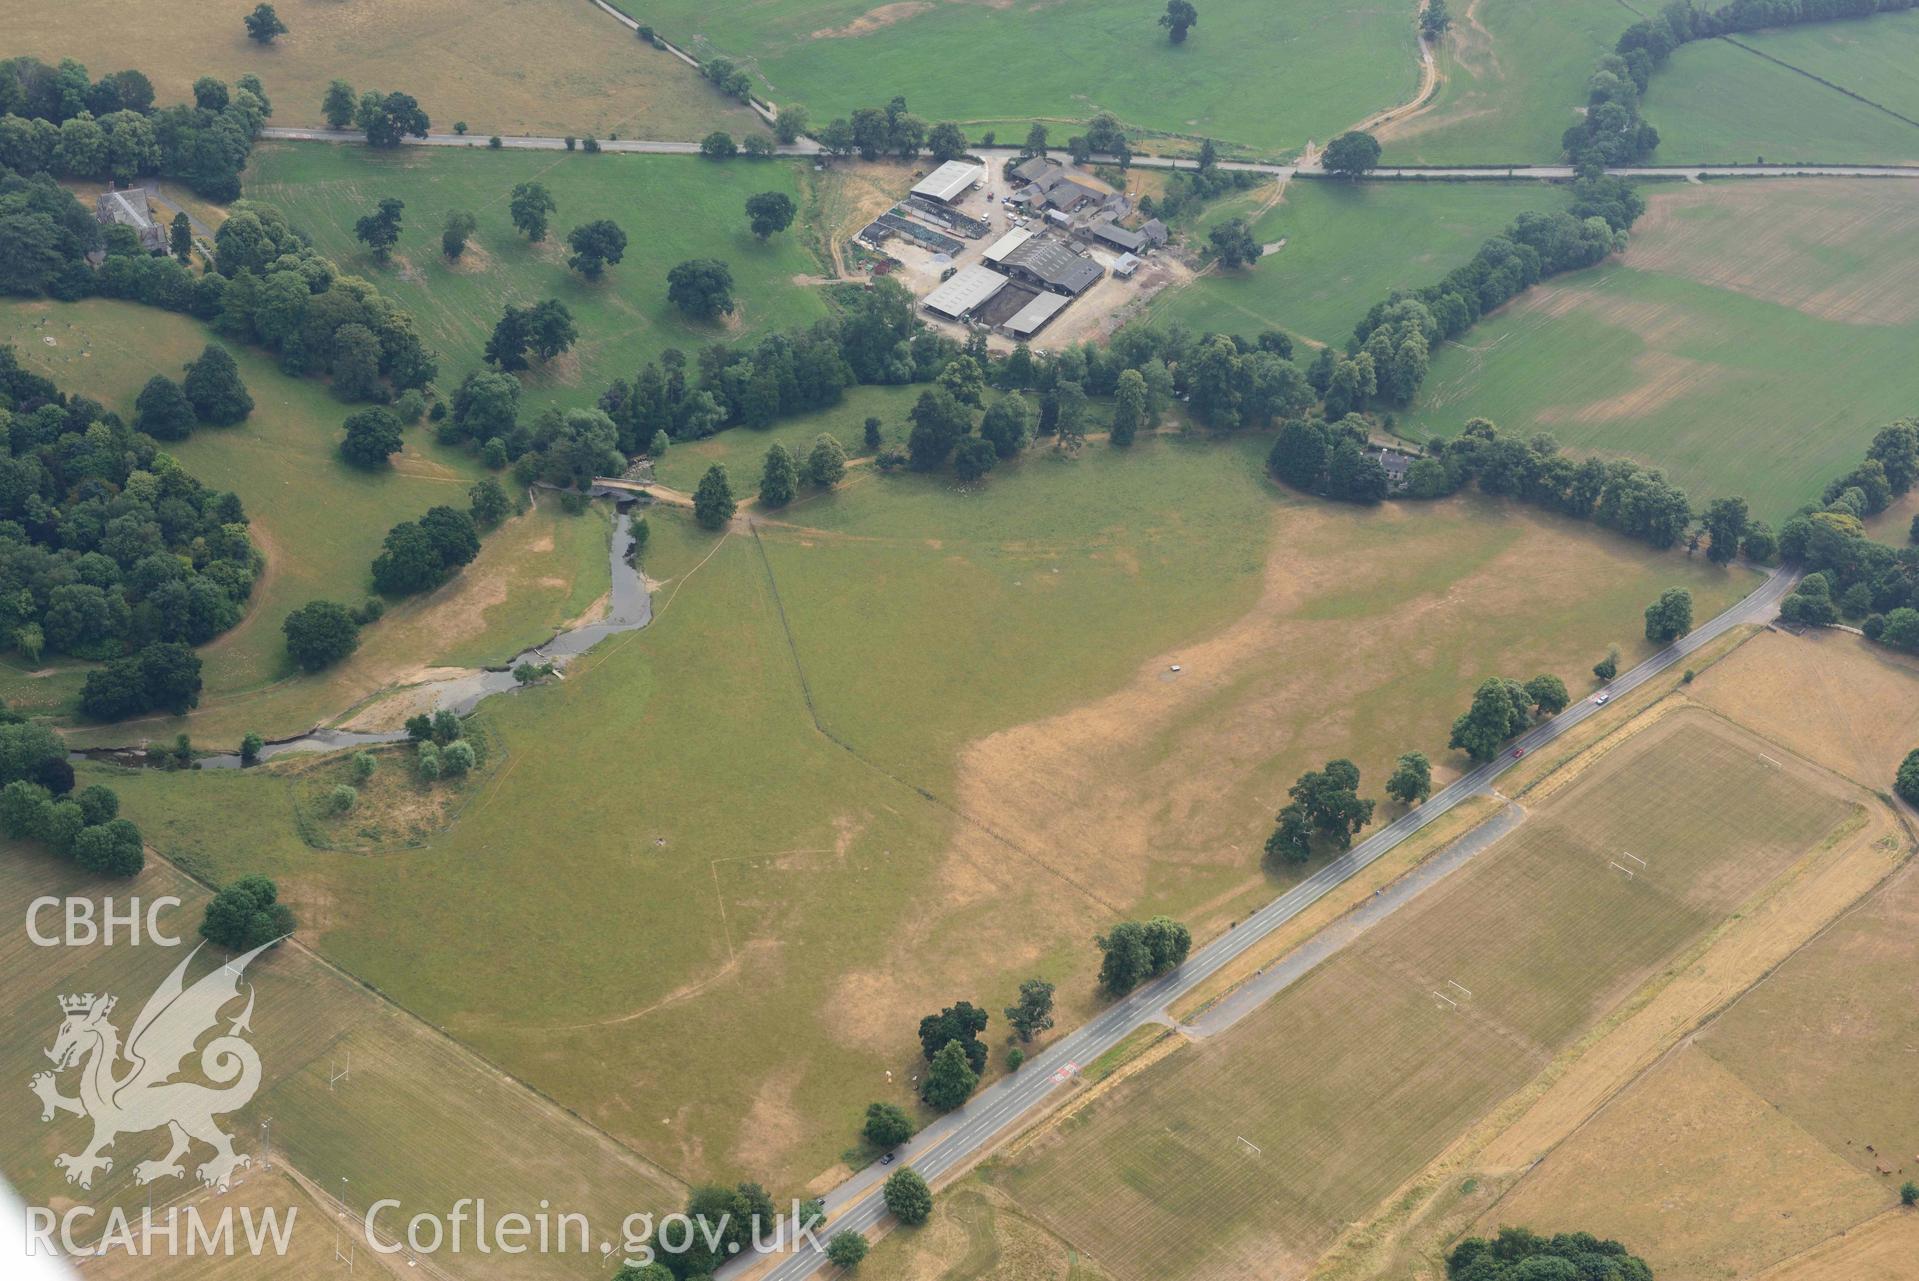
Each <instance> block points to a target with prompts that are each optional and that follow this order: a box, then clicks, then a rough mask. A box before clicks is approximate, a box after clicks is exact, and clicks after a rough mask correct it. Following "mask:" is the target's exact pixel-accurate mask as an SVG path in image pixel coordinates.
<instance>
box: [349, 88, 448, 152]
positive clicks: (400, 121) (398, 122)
mask: <svg viewBox="0 0 1919 1281" xmlns="http://www.w3.org/2000/svg"><path fill="white" fill-rule="evenodd" d="M353 119H354V123H355V124H357V125H358V126H359V127H360V128H361V129H363V130H365V131H366V140H367V145H368V146H370V147H397V146H399V145H400V143H401V141H402V140H403V139H406V138H408V137H413V138H424V137H426V135H427V130H428V128H429V127H430V122H429V121H428V120H427V118H426V112H424V111H422V110H420V104H419V102H418V101H417V100H415V99H414V97H413V95H412V94H407V93H389V94H387V95H386V96H385V97H381V96H380V95H379V94H377V93H366V94H362V95H361V96H360V105H359V107H358V108H357V109H356V110H355V112H354V117H353Z"/></svg>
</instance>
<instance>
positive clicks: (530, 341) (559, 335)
mask: <svg viewBox="0 0 1919 1281" xmlns="http://www.w3.org/2000/svg"><path fill="white" fill-rule="evenodd" d="M607 225H608V226H612V224H611V223H608V224H607ZM614 230H616V231H617V230H618V228H614ZM579 336H580V330H579V326H578V325H576V324H574V322H573V313H572V312H571V311H570V310H568V308H567V305H566V304H565V303H563V302H561V301H560V300H559V299H557V298H548V299H546V300H544V301H542V302H536V303H534V304H532V305H531V306H527V307H516V306H514V305H513V304H512V303H508V304H507V305H506V310H505V311H504V312H502V313H501V315H500V319H499V322H498V323H497V324H495V325H494V326H493V332H492V334H490V335H489V336H488V337H487V340H486V347H485V350H484V358H485V360H486V362H487V363H488V364H490V365H493V366H494V367H495V368H498V369H500V370H502V371H504V372H506V373H517V372H518V371H520V370H522V369H527V368H529V367H530V362H529V359H528V357H529V354H531V355H532V356H536V357H538V358H539V359H540V360H541V361H542V362H545V361H549V360H552V359H553V358H554V357H556V356H560V355H563V354H565V353H566V352H568V351H571V350H572V349H573V344H574V342H576V341H577V340H578V339H579ZM468 377H469V378H471V375H469V376H468ZM461 385H462V386H463V387H464V386H466V385H467V384H466V383H464V382H463V383H462V384H461ZM514 399H515V401H516V403H517V400H518V395H517V393H515V397H514ZM455 409H456V411H457V409H458V405H457V403H456V405H455ZM502 426H503V427H504V426H506V425H505V424H502ZM446 443H452V442H450V441H449V442H446Z"/></svg>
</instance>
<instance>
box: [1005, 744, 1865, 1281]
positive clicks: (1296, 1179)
mask: <svg viewBox="0 0 1919 1281" xmlns="http://www.w3.org/2000/svg"><path fill="white" fill-rule="evenodd" d="M1848 809H1849V806H1848V805H1847V804H1846V803H1845V802H1844V801H1842V800H1841V799H1840V797H1839V796H1838V795H1837V794H1836V793H1835V792H1833V791H1831V790H1830V789H1828V788H1826V787H1823V786H1821V785H1820V784H1819V783H1818V782H1817V780H1816V776H1813V775H1811V774H1809V773H1806V774H1794V775H1782V774H1781V773H1779V772H1778V771H1777V770H1775V769H1773V768H1772V767H1770V766H1769V765H1768V764H1767V763H1766V762H1765V761H1764V760H1763V759H1761V757H1760V755H1759V753H1758V751H1757V750H1756V748H1755V743H1754V740H1752V739H1751V738H1749V737H1747V736H1744V735H1741V734H1739V733H1737V732H1736V731H1733V730H1730V729H1728V728H1725V727H1724V726H1722V725H1721V724H1720V723H1719V722H1718V721H1716V720H1714V719H1712V718H1709V717H1706V716H1703V715H1699V714H1697V713H1690V714H1682V715H1676V716H1672V717H1668V718H1666V719H1665V720H1664V721H1662V722H1661V723H1660V724H1659V725H1658V726H1656V727H1654V728H1653V729H1650V730H1648V731H1646V732H1644V733H1642V734H1640V735H1638V736H1636V737H1635V738H1633V739H1632V740H1629V742H1628V743H1627V744H1626V745H1625V746H1623V747H1621V748H1619V749H1616V750H1614V751H1613V752H1611V753H1609V754H1608V755H1607V756H1606V757H1605V758H1603V759H1602V760H1601V761H1600V762H1599V763H1598V764H1597V765H1595V766H1594V767H1593V768H1592V769H1590V770H1588V771H1586V772H1585V773H1584V774H1582V775H1581V776H1580V777H1579V778H1577V779H1576V780H1575V781H1574V782H1572V783H1571V784H1570V785H1568V786H1567V787H1566V788H1565V789H1564V790H1563V791H1562V792H1561V793H1559V794H1558V795H1556V796H1554V797H1553V798H1552V799H1551V800H1549V801H1548V802H1547V803H1546V804H1545V805H1544V806H1542V807H1541V808H1540V809H1538V810H1536V811H1535V812H1534V813H1533V814H1532V815H1531V816H1530V817H1529V818H1528V820H1527V821H1526V823H1525V824H1524V825H1523V826H1522V827H1521V828H1520V829H1519V831H1518V832H1516V833H1515V834H1513V835H1512V836H1510V837H1507V838H1506V839H1505V840H1504V841H1503V842H1501V843H1500V844H1499V845H1498V846H1495V847H1494V849H1493V850H1491V851H1489V852H1488V853H1487V854H1485V855H1483V856H1481V859H1480V860H1479V861H1477V862H1476V863H1474V864H1473V865H1471V866H1470V867H1469V868H1468V869H1467V870H1465V871H1464V872H1462V873H1460V874H1459V875H1457V876H1456V877H1454V878H1453V879H1451V880H1450V881H1449V882H1447V883H1445V884H1443V885H1442V886H1440V887H1439V888H1437V889H1435V890H1434V891H1431V892H1430V893H1429V894H1428V895H1426V896H1424V897H1422V898H1421V899H1419V900H1417V901H1415V902H1414V903H1413V904H1411V905H1410V906H1409V907H1407V908H1406V909H1405V910H1403V911H1402V912H1400V913H1398V914H1397V915H1396V916H1394V917H1393V918H1392V919H1391V920H1389V921H1388V922H1386V923H1384V924H1382V925H1381V926H1379V927H1376V928H1375V929H1374V930H1373V931H1372V932H1371V933H1370V934H1368V935H1366V936H1365V937H1363V938H1362V939H1361V940H1360V941H1358V942H1357V943H1355V944H1354V945H1353V946H1351V947H1350V948H1348V949H1347V950H1346V951H1345V952H1343V953H1342V954H1340V955H1339V956H1338V957H1336V958H1335V959H1333V960H1332V961H1330V962H1328V963H1327V964H1326V965H1324V966H1322V967H1321V968H1320V969H1318V970H1316V971H1314V972H1313V973H1312V974H1311V975H1309V976H1308V977H1307V978H1306V979H1305V980H1303V981H1302V982H1300V983H1299V984H1297V985H1295V986H1294V987H1293V988H1291V989H1289V990H1287V991H1286V992H1284V993H1282V994H1281V995H1280V996H1279V997H1277V998H1275V999H1274V1001H1273V1002H1272V1003H1271V1004H1269V1005H1268V1006H1266V1007H1265V1008H1263V1009H1262V1010H1261V1011H1259V1012H1258V1013H1257V1014H1255V1015H1253V1016H1251V1017H1250V1018H1249V1019H1248V1020H1247V1021H1245V1022H1244V1023H1242V1024H1240V1025H1238V1026H1237V1027H1235V1028H1234V1029H1233V1030H1231V1031H1230V1032H1228V1033H1225V1034H1223V1035H1222V1036H1220V1037H1219V1038H1217V1039H1216V1040H1211V1041H1206V1042H1201V1043H1199V1044H1196V1045H1194V1046H1192V1047H1190V1048H1188V1049H1186V1050H1183V1051H1181V1052H1180V1053H1178V1054H1176V1055H1174V1056H1173V1057H1171V1058H1170V1059H1168V1060H1166V1061H1165V1062H1163V1063H1161V1064H1159V1065H1157V1066H1156V1067H1154V1068H1152V1069H1150V1070H1148V1071H1147V1072H1145V1073H1143V1074H1141V1075H1140V1076H1139V1077H1137V1078H1135V1079H1134V1080H1133V1081H1132V1082H1130V1083H1129V1084H1128V1085H1127V1086H1124V1087H1122V1088H1120V1089H1119V1090H1116V1091H1115V1092H1113V1093H1112V1094H1111V1095H1109V1096H1108V1097H1106V1098H1104V1099H1102V1100H1100V1101H1099V1102H1097V1103H1095V1104H1093V1105H1092V1106H1090V1107H1089V1108H1087V1109H1086V1111H1084V1112H1083V1113H1080V1114H1077V1115H1075V1116H1073V1117H1071V1118H1070V1119H1068V1120H1066V1121H1065V1122H1063V1123H1062V1124H1061V1125H1060V1126H1059V1127H1058V1130H1057V1132H1056V1134H1054V1135H1052V1136H1049V1137H1047V1138H1045V1139H1042V1140H1040V1141H1039V1142H1037V1143H1035V1144H1034V1145H1032V1146H1031V1147H1030V1148H1028V1149H1027V1150H1026V1151H1025V1152H1024V1153H1022V1154H1021V1155H1020V1156H1019V1158H1017V1160H1015V1161H1014V1162H1013V1163H1011V1164H1009V1165H1008V1166H1006V1167H1004V1168H1003V1169H1001V1170H999V1171H997V1172H996V1173H995V1174H994V1175H993V1176H992V1177H994V1179H995V1181H996V1182H997V1183H998V1184H999V1186H1001V1187H1003V1188H1005V1189H1006V1190H1007V1191H1008V1192H1010V1193H1011V1194H1013V1196H1014V1197H1015V1198H1016V1199H1017V1200H1018V1201H1019V1203H1020V1204H1021V1205H1022V1206H1023V1207H1024V1208H1025V1209H1026V1210H1028V1211H1029V1212H1032V1213H1035V1214H1037V1215H1038V1216H1039V1217H1040V1218H1041V1219H1042V1220H1044V1221H1045V1222H1047V1223H1049V1224H1050V1225H1051V1226H1053V1227H1054V1228H1055V1229H1056V1230H1058V1231H1059V1232H1060V1233H1061V1234H1062V1235H1063V1236H1064V1237H1065V1238H1066V1239H1067V1240H1069V1241H1072V1242H1074V1243H1076V1244H1079V1245H1081V1246H1082V1247H1084V1248H1086V1249H1088V1250H1089V1251H1090V1252H1091V1253H1092V1254H1093V1255H1094V1256H1095V1257H1096V1258H1097V1259H1098V1260H1099V1261H1100V1262H1101V1263H1102V1264H1104V1265H1105V1266H1107V1267H1109V1268H1112V1269H1114V1270H1115V1271H1116V1272H1117V1273H1118V1275H1120V1276H1122V1277H1129V1276H1139V1277H1148V1276H1174V1277H1179V1276H1206V1277H1240V1276H1245V1277H1253V1276H1270V1275H1273V1273H1274V1271H1275V1269H1277V1270H1278V1271H1280V1272H1281V1273H1284V1274H1287V1275H1291V1274H1293V1273H1295V1272H1303V1271H1304V1270H1305V1268H1306V1266H1307V1265H1308V1264H1309V1263H1310V1261H1311V1260H1312V1258H1314V1257H1315V1256H1316V1254H1317V1252H1318V1251H1319V1249H1320V1248H1322V1247H1323V1246H1324V1245H1325V1244H1326V1243H1327V1241H1328V1240H1329V1239H1330V1238H1331V1235H1332V1234H1333V1233H1334V1232H1335V1231H1336V1230H1337V1229H1338V1228H1340V1227H1341V1226H1342V1225H1344V1224H1345V1223H1347V1222H1349V1221H1351V1220H1353V1219H1355V1218H1357V1217H1359V1216H1360V1215H1362V1214H1363V1213H1365V1212H1366V1211H1367V1210H1369V1209H1370V1208H1371V1207H1372V1206H1373V1205H1374V1204H1376V1203H1377V1202H1378V1201H1379V1200H1380V1199H1381V1198H1382V1197H1384V1196H1385V1195H1386V1194H1387V1193H1388V1192H1390V1191H1391V1190H1392V1189H1393V1188H1394V1187H1395V1186H1396V1185H1397V1184H1398V1183H1399V1182H1400V1181H1401V1180H1402V1179H1404V1178H1406V1177H1407V1176H1409V1175H1410V1174H1412V1173H1413V1172H1414V1171H1415V1170H1416V1169H1418V1168H1419V1167H1420V1166H1421V1165H1423V1164H1424V1163H1425V1161H1426V1160H1428V1159H1430V1158H1431V1157H1432V1156H1433V1155H1434V1154H1435V1153H1437V1152H1438V1151H1439V1149H1440V1148H1442V1147H1444V1146H1445V1145H1446V1144H1447V1143H1448V1142H1450V1141H1451V1139H1452V1137H1453V1136H1454V1135H1455V1134H1456V1133H1458V1131H1459V1130H1460V1129H1461V1128H1462V1127H1463V1126H1465V1125H1466V1124H1468V1123H1469V1122H1471V1121H1472V1120H1473V1119H1475V1118H1476V1117H1478V1116H1479V1115H1480V1114H1482V1113H1483V1112H1484V1111H1485V1110H1486V1109H1487V1108H1488V1107H1490V1106H1491V1105H1492V1104H1493V1103H1494V1102H1496V1101H1497V1100H1498V1099H1500V1098H1502V1097H1503V1096H1505V1095H1506V1094H1507V1093H1509V1092H1510V1091H1512V1090H1513V1089H1515V1088H1517V1087H1518V1086H1519V1085H1521V1084H1522V1083H1523V1082H1525V1081H1526V1080H1527V1079H1528V1078H1530V1077H1531V1076H1532V1075H1533V1074H1534V1073H1536V1072H1537V1071H1538V1070H1539V1069H1540V1068H1542V1067H1543V1066H1545V1064H1546V1063H1547V1062H1549V1061H1550V1060H1551V1059H1552V1057H1553V1056H1554V1055H1555V1054H1556V1053H1557V1051H1558V1049H1559V1048H1560V1047H1562V1046H1564V1045H1565V1044H1567V1043H1568V1042H1569V1041H1571V1040H1572V1039H1573V1038H1575V1037H1577V1036H1578V1035H1579V1033H1580V1032H1581V1031H1582V1029H1584V1028H1586V1027H1587V1026H1589V1025H1590V1024H1591V1023H1592V1022H1593V1021H1594V1020H1596V1019H1598V1018H1600V1017H1602V1016H1603V1015H1604V1013H1605V1012H1606V1011H1607V1010H1608V1009H1610V1008H1611V1007H1612V1006H1613V1005H1614V1004H1615V1003H1616V1002H1618V1001H1619V1000H1620V999H1621V998H1622V997H1623V996H1625V995H1626V994H1627V993H1629V992H1631V991H1632V990H1633V989H1634V988H1636V987H1637V986H1638V985H1639V984H1640V983H1641V982H1642V981H1643V980H1644V979H1645V978H1646V977H1647V976H1648V975H1649V974H1651V973H1652V972H1653V971H1654V970H1655V969H1656V967H1657V966H1659V965H1660V964H1661V963H1663V961H1664V960H1665V959H1666V958H1667V957H1669V956H1671V955H1672V954H1673V953H1674V952H1675V951H1676V950H1678V949H1679V948H1682V947H1683V946H1685V945H1686V944H1687V943H1688V942H1689V941H1690V940H1692V939H1694V938H1696V937H1698V936H1699V935H1700V934H1701V933H1702V932H1704V931H1705V930H1707V929H1710V928H1711V927H1712V926H1713V925H1714V924H1715V923H1716V922H1717V921H1719V920H1721V919H1723V918H1724V917H1725V916H1726V915H1727V914H1728V913H1729V912H1731V911H1733V910H1735V909H1737V908H1738V907H1739V905H1740V904H1741V903H1742V902H1744V901H1745V900H1746V899H1747V897H1748V896H1749V895H1751V894H1752V893H1754V892H1755V891H1756V890H1758V889H1759V888H1760V887H1761V886H1763V885H1764V884H1765V883H1766V882H1768V881H1769V880H1770V879H1771V878H1773V877H1774V876H1776V875H1777V874H1778V873H1779V872H1780V871H1781V870H1783V869H1784V868H1785V867H1786V866H1788V865H1789V864H1790V863H1792V862H1793V861H1794V860H1795V859H1797V858H1798V857H1799V855H1800V854H1801V853H1802V852H1803V851H1805V850H1806V849H1807V848H1809V847H1810V846H1811V845H1813V844H1814V843H1816V842H1817V841H1818V840H1819V839H1820V838H1821V837H1822V836H1823V835H1824V834H1825V833H1826V832H1827V831H1829V830H1831V829H1832V828H1833V826H1834V825H1835V824H1837V823H1838V822H1839V821H1840V820H1841V819H1842V818H1843V817H1844V816H1845V814H1846V813H1847V811H1848ZM1628 854H1630V855H1632V856H1633V857H1632V858H1631V859H1628V858H1627V855H1628ZM1640 859H1643V860H1645V862H1644V864H1643V865H1641V864H1640V863H1639V862H1638V860H1640ZM1622 862H1623V863H1624V864H1625V865H1626V866H1627V867H1629V868H1637V869H1638V871H1637V873H1636V874H1635V875H1632V876H1627V875H1626V874H1624V873H1623V872H1622V871H1620V870H1619V868H1618V867H1616V866H1614V865H1615V864H1616V863H1622ZM1435 993H1440V994H1443V999H1442V996H1436V995H1435Z"/></svg>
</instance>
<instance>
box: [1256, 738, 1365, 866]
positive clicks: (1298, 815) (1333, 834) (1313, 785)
mask: <svg viewBox="0 0 1919 1281" xmlns="http://www.w3.org/2000/svg"><path fill="white" fill-rule="evenodd" d="M1286 794H1287V795H1288V796H1290V797H1291V798H1292V799H1291V801H1289V802H1288V803H1287V805H1286V807H1285V808H1284V809H1282V810H1280V811H1279V817H1278V821H1277V824H1276V826H1275V827H1274V828H1273V834H1272V835H1271V836H1269V837H1267V838H1266V857H1267V858H1269V859H1276V860H1279V861H1283V862H1287V863H1304V862H1306V861H1307V860H1308V859H1310V858H1311V857H1312V856H1313V847H1314V844H1315V843H1323V844H1328V845H1331V846H1332V847H1333V848H1335V849H1340V850H1348V849H1351V848H1352V846H1353V837H1354V836H1356V835H1358V834H1359V831H1360V829H1362V828H1364V827H1365V826H1366V824H1368V823H1370V822H1372V821H1373V805H1374V802H1372V801H1370V800H1365V799H1362V798H1361V797H1360V795H1359V767H1358V766H1357V765H1355V764H1353V763H1352V762H1351V761H1349V760H1343V759H1342V760H1333V761H1327V762H1326V768H1325V769H1321V770H1308V771H1306V772H1305V773H1304V774H1301V775H1300V776H1299V781H1298V782H1296V783H1294V784H1293V785H1292V787H1290V788H1288V789H1287V792H1286Z"/></svg>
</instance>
